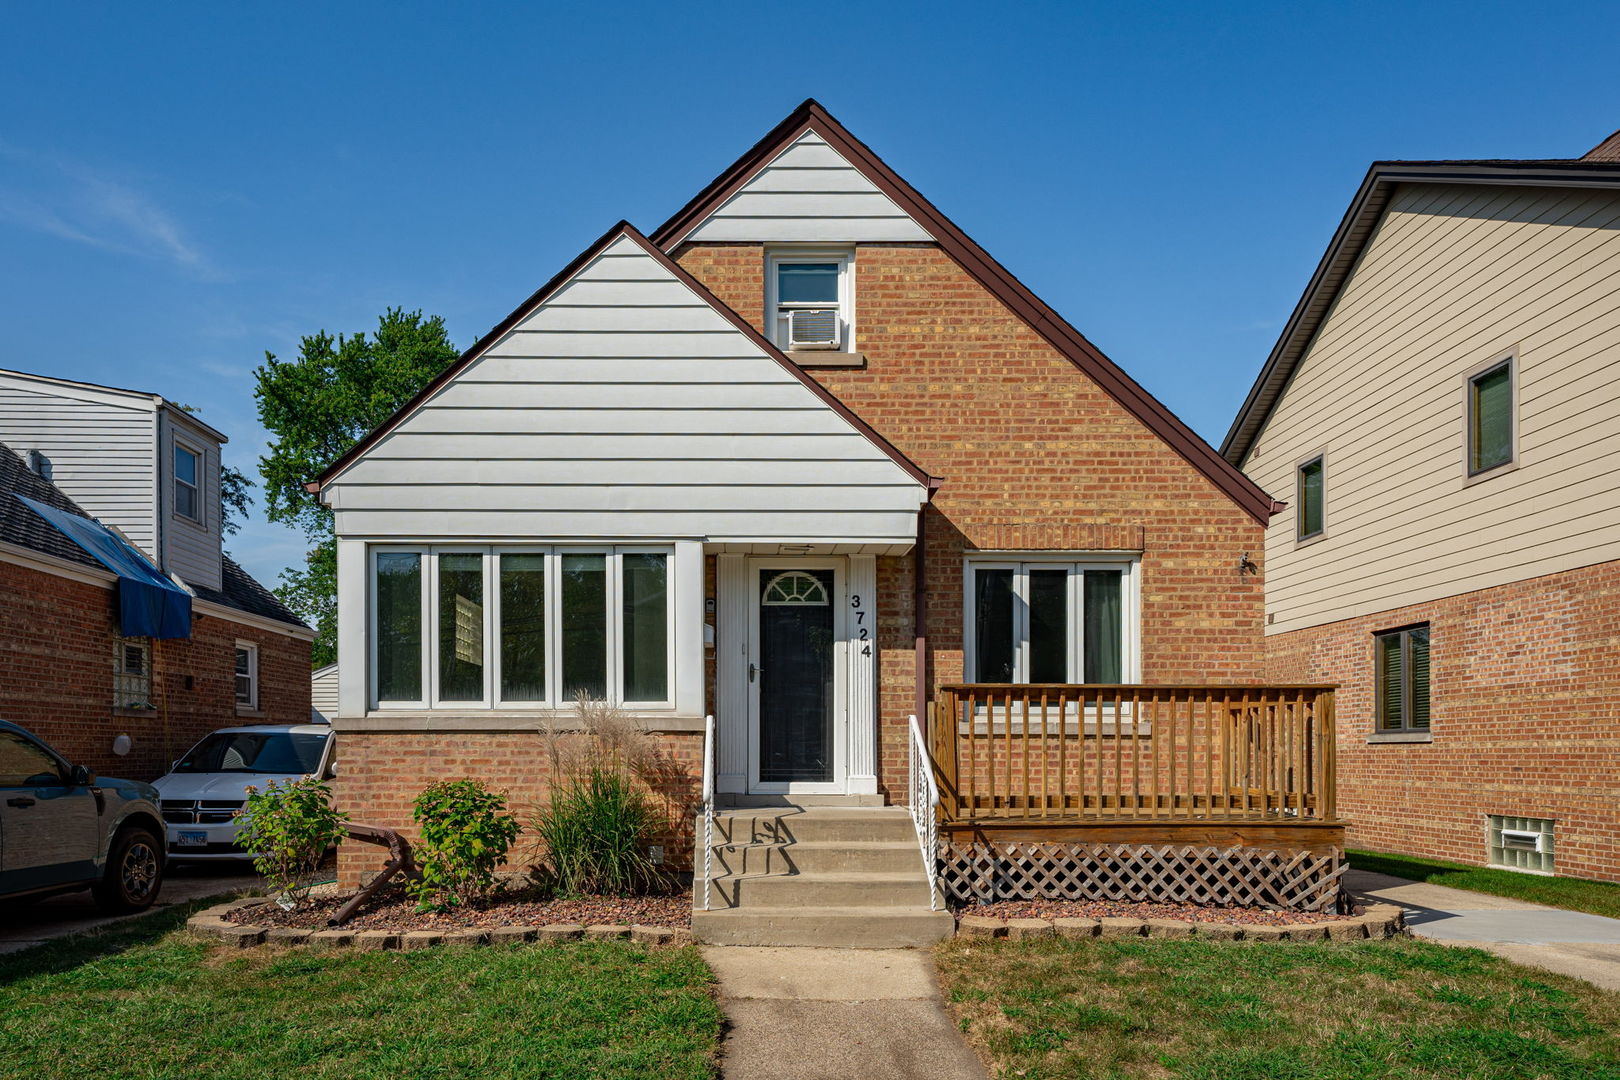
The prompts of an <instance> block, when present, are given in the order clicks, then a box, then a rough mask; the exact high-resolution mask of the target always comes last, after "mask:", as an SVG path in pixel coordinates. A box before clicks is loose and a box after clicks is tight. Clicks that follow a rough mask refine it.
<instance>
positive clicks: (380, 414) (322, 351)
mask: <svg viewBox="0 0 1620 1080" xmlns="http://www.w3.org/2000/svg"><path fill="white" fill-rule="evenodd" d="M457 355H458V354H457V352H456V348H455V346H454V345H452V344H451V343H450V337H449V335H448V334H447V333H446V332H445V329H444V320H443V319H441V318H440V317H439V316H437V315H434V316H431V317H424V316H423V314H422V312H421V311H409V312H408V311H405V310H404V309H403V308H389V309H388V310H387V311H386V312H384V313H383V315H382V316H381V317H380V318H379V319H378V320H377V329H376V330H375V331H374V332H373V333H372V334H371V335H370V336H367V335H366V334H365V333H364V332H361V333H358V334H353V335H343V334H339V335H338V336H337V337H333V336H332V335H331V334H329V333H327V332H326V331H324V330H322V331H320V332H319V333H315V334H311V335H309V336H307V337H305V338H303V339H302V340H301V341H300V342H299V349H298V357H297V359H295V360H280V359H278V358H277V357H276V356H275V354H273V353H270V352H266V353H265V354H264V364H263V365H262V366H260V367H259V368H258V369H257V370H255V372H254V379H255V382H256V386H255V388H254V391H253V396H254V398H255V399H256V400H257V401H258V405H259V421H260V423H262V424H263V425H264V427H265V430H267V431H268V432H269V433H270V440H271V441H270V451H269V453H268V454H266V455H265V456H263V457H261V458H260V459H259V475H260V476H261V477H263V479H264V494H265V510H266V512H267V514H268V515H269V518H270V520H271V521H279V522H282V523H284V524H289V525H292V526H294V527H296V528H298V529H299V530H301V531H302V532H303V533H304V535H305V536H306V537H307V538H308V539H309V540H310V541H311V543H312V545H313V546H312V547H311V548H310V550H309V551H308V553H307V554H306V556H305V564H304V569H302V570H298V569H288V570H283V571H282V572H281V584H280V585H278V586H277V587H276V589H275V593H276V596H277V597H279V598H280V599H281V602H282V603H284V604H286V605H287V606H288V607H289V608H291V609H292V610H293V611H294V612H296V613H297V614H298V615H299V616H300V617H301V618H303V619H304V621H305V622H308V623H309V624H310V625H311V626H313V627H314V628H315V633H316V638H315V642H314V646H313V649H312V657H311V659H312V662H313V663H314V665H315V666H316V667H321V666H323V665H325V664H329V663H331V662H333V661H334V660H336V659H337V547H336V544H335V542H334V541H333V539H332V512H331V511H330V510H328V509H327V508H326V507H324V506H322V505H321V503H320V500H319V499H318V498H316V496H315V495H314V494H312V493H311V492H309V491H307V490H305V488H304V485H305V484H306V483H308V482H309V481H311V480H313V479H315V478H316V477H317V476H319V475H320V474H321V473H323V472H325V471H326V469H327V468H328V467H330V466H331V464H332V463H333V462H335V461H336V460H337V459H338V458H340V457H342V456H343V455H344V454H345V453H346V452H347V451H348V450H349V449H350V448H351V447H352V446H354V444H355V443H357V442H359V441H360V440H361V439H362V438H364V437H365V436H366V435H367V434H368V433H369V432H370V431H372V430H373V429H374V428H376V427H378V426H380V425H381V424H382V423H384V422H385V421H386V420H388V418H389V417H391V416H393V415H394V413H395V412H397V411H398V410H399V408H400V407H401V406H402V405H404V404H405V403H406V402H407V401H409V400H410V399H411V398H413V397H415V396H416V394H417V393H419V392H420V391H421V390H422V388H423V387H424V386H426V385H427V384H428V383H429V382H431V381H432V380H433V378H434V377H435V376H436V375H438V374H439V373H440V372H441V371H443V370H444V369H445V368H446V367H447V366H448V365H449V364H450V363H451V361H453V360H455V358H456V356H457Z"/></svg>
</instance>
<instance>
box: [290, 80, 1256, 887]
mask: <svg viewBox="0 0 1620 1080" xmlns="http://www.w3.org/2000/svg"><path fill="white" fill-rule="evenodd" d="M311 486H312V489H315V490H318V491H319V492H320V493H321V497H322V498H323V499H324V500H325V502H326V503H327V504H328V505H329V506H331V507H332V509H333V511H334V512H335V516H336V527H337V537H338V541H337V543H338V563H339V580H340V597H339V653H340V655H341V656H342V657H343V661H342V664H341V667H340V670H339V676H338V678H339V692H338V708H337V716H336V718H335V719H334V721H333V723H334V725H335V729H336V730H337V731H339V732H341V737H342V739H343V746H344V754H343V770H342V772H341V774H340V776H339V779H338V794H339V798H340V800H341V802H342V803H343V806H344V808H345V809H346V810H347V811H348V812H350V813H351V814H352V815H354V816H355V817H357V818H359V819H361V820H365V821H371V822H376V823H378V824H386V825H396V826H397V825H402V824H408V821H409V809H408V808H409V802H410V799H411V798H412V796H413V795H414V794H415V793H416V792H417V791H418V790H419V789H421V788H422V787H424V786H426V785H427V784H428V783H430V782H432V781H433V780H435V779H438V778H441V777H449V776H458V775H465V774H471V775H479V776H483V777H485V778H487V779H489V780H491V781H492V782H493V783H494V784H496V785H497V786H501V787H505V788H508V789H509V790H510V791H511V793H512V799H513V802H514V803H515V804H517V805H518V806H520V807H522V806H526V805H532V804H534V803H536V802H538V801H539V800H541V799H542V798H543V797H544V791H545V782H546V781H545V773H546V764H545V755H544V752H543V750H542V747H541V744H540V740H539V738H538V737H537V735H536V732H537V730H539V729H540V728H541V727H542V726H543V725H545V724H546V723H547V720H548V718H549V717H553V716H557V715H566V707H567V705H568V703H569V700H570V699H571V697H572V696H573V694H574V692H575V691H577V690H579V689H584V690H586V691H588V692H589V693H591V694H593V695H598V696H605V697H608V698H611V699H614V700H617V701H621V702H623V703H624V705H625V707H626V708H627V709H629V710H631V711H633V712H634V713H635V714H636V715H637V716H639V717H640V718H641V719H642V721H643V722H644V723H646V724H647V725H649V726H650V727H652V728H654V729H656V730H657V731H659V732H661V733H663V735H662V737H663V739H664V741H665V745H666V746H667V747H668V748H669V753H670V755H671V759H672V761H673V762H674V763H675V764H676V772H677V773H678V775H679V776H680V777H681V779H680V780H679V781H678V782H677V783H676V785H675V788H676V789H678V790H675V791H673V792H672V794H673V796H674V797H676V798H678V799H679V800H681V802H682V804H683V805H685V806H686V807H687V808H688V809H690V808H691V807H692V806H693V805H694V801H695V798H696V796H697V794H698V793H697V790H696V788H697V781H698V773H699V771H700V767H701V758H702V753H701V749H702V745H703V743H702V740H703V731H704V717H705V715H706V714H709V715H713V716H714V717H715V718H716V748H715V765H714V768H715V779H716V786H717V789H718V792H719V796H720V798H721V799H722V800H723V801H726V802H729V803H731V804H733V805H735V806H738V807H744V808H746V807H750V806H755V807H758V806H766V807H768V806H770V805H772V804H789V805H791V806H792V807H794V808H797V809H799V810H803V809H804V808H806V807H811V806H816V805H819V804H835V805H837V806H840V807H844V808H849V807H866V808H869V809H873V810H876V809H877V808H879V807H883V806H885V805H893V804H897V803H904V802H906V801H907V798H908V779H909V778H908V759H909V758H910V756H911V754H912V751H913V748H912V747H911V744H910V737H909V726H908V717H909V716H911V715H918V716H922V715H923V714H925V712H927V711H928V708H929V705H930V703H932V702H933V701H934V700H935V698H936V696H937V694H938V691H939V689H940V688H941V687H943V686H946V685H947V684H956V683H964V682H971V683H996V684H1043V683H1044V684H1142V683H1154V684H1181V685H1194V684H1196V685H1204V684H1209V683H1257V682H1258V681H1259V680H1260V679H1261V677H1262V675H1263V672H1264V652H1263V643H1262V633H1261V630H1262V626H1261V624H1262V619H1263V613H1264V597H1263V588H1262V576H1261V567H1260V561H1261V558H1262V554H1261V553H1262V549H1263V545H1264V536H1265V527H1266V523H1267V521H1268V520H1269V518H1270V515H1271V513H1272V510H1273V503H1272V500H1271V499H1270V498H1269V497H1268V496H1266V495H1265V494H1264V493H1263V492H1262V491H1261V490H1260V489H1259V488H1258V487H1257V486H1256V485H1255V484H1253V483H1252V482H1251V481H1249V480H1248V479H1247V478H1246V477H1244V476H1243V474H1242V473H1241V472H1240V471H1239V470H1238V469H1236V468H1235V467H1234V466H1232V465H1231V464H1230V463H1228V462H1227V461H1226V460H1225V459H1223V458H1221V457H1220V455H1219V454H1217V453H1216V452H1215V451H1214V450H1213V448H1211V447H1210V446H1208V445H1207V444H1206V443H1204V442H1203V441H1202V440H1200V439H1199V438H1198V436H1196V435H1195V434H1193V432H1192V431H1191V430H1189V429H1188V428H1187V427H1186V425H1185V424H1183V423H1182V422H1181V421H1180V420H1178V419H1177V418H1176V417H1175V416H1174V415H1172V414H1171V413H1170V412H1169V411H1168V410H1167V409H1166V408H1165V407H1164V406H1163V405H1162V404H1160V403H1159V402H1158V401H1156V400H1155V399H1154V398H1153V397H1152V396H1151V395H1149V394H1148V393H1147V392H1146V391H1144V390H1143V389H1142V388H1141V387H1140V386H1139V385H1137V384H1136V383H1135V382H1134V381H1132V380H1131V378H1130V377H1129V376H1128V375H1126V374H1125V373H1124V372H1123V371H1122V370H1121V369H1120V368H1119V367H1118V366H1116V365H1115V364H1114V363H1113V362H1112V361H1110V360H1109V359H1108V358H1106V357H1105V356H1103V355H1102V353H1100V352H1099V351H1098V350H1097V349H1096V348H1095V347H1094V346H1093V345H1092V344H1091V343H1090V342H1088V341H1087V340H1086V339H1085V338H1084V337H1083V336H1081V334H1080V333H1079V332H1078V331H1076V330H1075V329H1074V328H1073V327H1071V326H1070V325H1069V324H1068V323H1067V322H1065V321H1064V320H1063V318H1062V317H1061V316H1059V315H1058V314H1057V313H1056V312H1054V311H1052V310H1051V309H1050V308H1049V307H1047V306H1046V305H1045V304H1044V303H1042V302H1041V301H1040V300H1039V299H1038V298H1037V297H1035V296H1034V295H1033V294H1032V293H1031V292H1030V291H1029V290H1028V289H1027V288H1025V287H1024V286H1023V285H1022V284H1020V283H1019V282H1018V281H1017V279H1016V278H1014V277H1013V276H1012V275H1011V274H1010V273H1009V272H1008V271H1007V270H1006V269H1004V268H1003V267H1002V266H1001V265H1000V264H999V263H997V262H996V261H995V260H994V259H993V258H991V257H990V256H989V255H988V254H987V253H986V252H985V251H984V250H983V249H982V248H980V247H979V246H978V245H977V244H975V243H974V242H973V241H972V240H970V239H969V238H968V237H967V236H966V235H965V234H963V233H962V231H961V230H960V229H959V228H957V227H956V226H955V225H954V224H952V223H951V222H950V221H949V219H947V218H946V217H945V216H944V215H943V214H941V213H940V212H939V211H938V210H937V209H935V208H934V207H933V206H932V204H930V203H929V202H928V201H927V200H926V199H924V198H923V197H922V196H921V195H920V194H918V193H917V191H916V190H915V189H913V188H912V187H911V186H910V185H908V184H907V183H906V182H905V181H904V180H902V179H900V178H899V176H897V175H896V174H895V173H894V172H893V170H891V169H890V168H889V167H888V166H887V165H886V164H884V163H883V162H882V161H881V160H880V159H879V158H878V157H877V156H876V155H875V154H874V153H873V152H872V151H871V150H870V149H868V148H867V147H866V146H865V145H863V144H862V143H860V142H859V141H857V140H856V139H855V138H854V137H853V136H852V135H851V134H850V133H849V132H848V131H847V130H846V129H845V128H844V127H843V126H842V125H841V124H839V123H838V122H837V121H836V120H834V119H833V118H832V117H831V116H829V115H828V114H827V113H826V111H825V110H824V109H822V108H821V107H820V106H819V105H817V104H816V103H814V102H808V103H806V104H805V105H804V106H802V107H800V109H798V110H797V111H795V112H794V113H793V114H792V115H790V116H789V117H788V118H787V119H786V120H784V121H783V122H782V123H781V124H780V125H778V126H777V127H776V128H775V129H774V130H772V131H771V132H770V133H769V134H767V135H766V136H765V138H764V139H762V140H761V141H760V142H759V143H758V144H757V145H756V146H755V147H754V148H753V149H752V150H750V151H749V152H748V153H747V154H745V155H744V156H743V157H742V158H741V159H739V160H738V161H737V162H736V163H735V164H733V165H732V166H731V167H730V168H728V169H727V170H726V171H725V172H724V173H722V174H721V175H720V176H719V177H718V178H717V179H716V180H715V181H714V182H713V183H712V184H711V185H709V187H708V188H706V189H705V190H704V191H702V192H701V193H699V194H698V195H697V196H696V197H695V198H694V199H693V200H692V201H691V202H689V203H688V204H687V205H686V206H685V207H684V208H683V209H681V210H680V211H679V212H678V213H677V214H675V216H674V217H672V218H671V219H670V220H669V221H667V222H666V223H665V224H664V225H662V226H661V227H660V228H658V229H656V230H654V231H653V232H652V233H651V234H650V236H644V235H643V234H642V233H640V232H639V231H637V230H636V229H635V228H634V227H632V226H630V225H628V224H625V223H620V224H619V225H616V226H614V227H613V228H611V229H609V230H608V231H607V232H606V233H605V234H604V235H603V236H602V237H601V239H600V240H598V241H597V242H596V243H594V244H592V245H591V246H590V248H588V249H587V250H586V251H585V252H584V253H582V254H581V255H580V256H579V257H578V258H576V259H575V260H574V261H573V262H572V263H570V264H569V265H568V266H567V267H566V268H564V269H563V270H562V271H561V272H560V273H559V274H558V275H557V276H556V277H555V278H553V279H552V280H551V281H550V282H549V283H547V284H546V285H544V286H543V287H541V288H540V289H539V290H538V291H537V292H535V293H534V294H533V295H532V296H531V297H529V299H528V300H526V301H524V302H523V303H522V304H521V305H519V306H518V308H517V309H516V310H515V311H514V312H513V313H512V314H511V315H510V316H509V317H508V318H507V319H506V320H504V321H503V322H502V323H500V324H499V325H498V326H496V327H495V328H494V329H493V330H491V331H490V332H489V333H488V334H486V335H485V336H484V337H483V338H481V339H480V340H479V341H478V342H477V343H475V344H474V345H473V346H472V348H470V349H469V350H468V351H467V352H466V354H465V355H464V356H463V357H462V358H461V359H460V361H459V362H458V363H456V364H454V365H452V366H451V367H450V369H448V370H447V371H446V372H445V373H444V375H443V376H442V377H441V378H439V379H438V380H437V381H436V382H434V383H433V384H432V385H431V386H430V387H428V388H427V389H426V390H425V391H424V392H423V394H422V395H420V396H419V397H418V398H417V399H416V400H415V401H413V402H412V403H410V404H409V405H408V406H407V407H406V408H404V409H403V410H402V411H401V412H400V413H399V414H398V415H397V416H396V417H394V418H393V419H392V420H391V421H390V422H389V423H388V424H386V425H384V426H383V427H382V428H380V429H379V430H377V431H376V432H373V433H372V434H371V435H370V436H369V437H368V438H366V439H365V440H363V441H362V442H361V443H360V444H359V445H358V446H357V447H356V448H355V449H354V450H353V451H352V452H351V453H349V454H348V455H347V456H345V457H344V458H343V459H341V460H340V461H338V462H337V463H336V464H335V465H334V466H333V467H332V468H331V469H330V470H329V471H328V472H327V473H326V474H325V475H324V476H322V477H321V478H320V479H319V480H318V481H317V482H316V483H314V484H312V485H311ZM1074 707H1075V706H1074V703H1073V702H1072V701H1071V702H1070V708H1071V710H1072V709H1073V708H1074ZM1098 707H1099V706H1098V703H1097V702H1095V701H1093V702H1092V703H1091V705H1089V706H1085V708H1089V709H1090V710H1092V711H1090V712H1086V713H1085V715H1084V717H1083V719H1082V720H1080V721H1076V720H1075V716H1076V715H1077V714H1075V713H1074V712H1072V711H1071V713H1070V720H1069V724H1070V727H1069V729H1068V735H1069V737H1070V740H1071V742H1074V741H1075V740H1074V736H1076V735H1077V734H1078V735H1079V736H1080V741H1081V742H1090V741H1092V740H1090V739H1089V738H1088V737H1089V736H1091V735H1093V734H1098V731H1097V730H1094V728H1093V727H1092V726H1091V724H1092V722H1093V721H1092V718H1093V716H1094V714H1095V711H1096V709H1097V708H1098ZM1008 708H1011V706H1010V705H1009V706H1008ZM1060 711H1061V710H1060ZM1077 722H1078V723H1080V724H1082V725H1083V726H1082V727H1080V728H1077V727H1076V726H1075V725H1076V723H1077ZM993 723H994V724H995V726H996V727H997V729H999V728H1000V727H1001V724H1002V722H1001V721H1000V720H993ZM1114 723H1115V729H1114V730H1115V734H1116V735H1117V734H1118V733H1119V731H1120V730H1121V729H1120V727H1119V724H1120V721H1119V719H1118V716H1117V713H1116V716H1115V720H1114ZM1155 761H1157V759H1155ZM1091 775H1094V774H1091ZM1082 801H1083V800H1082ZM901 820H902V822H903V821H904V816H903V815H902V818H901ZM903 828H904V831H905V833H906V835H910V829H911V826H910V824H909V823H908V824H904V826H903ZM909 850H910V855H909V856H908V858H909V860H910V861H909V863H908V865H910V866H913V867H914V866H915V864H916V860H917V848H916V842H915V840H913V841H911V845H910V848H909ZM671 857H672V859H674V860H676V861H678V862H683V861H684V859H685V850H684V849H682V850H678V851H673V852H672V856H671ZM370 861H371V854H370V853H367V852H359V853H351V852H346V853H345V855H344V859H343V864H342V865H343V872H344V874H345V875H346V877H347V878H348V879H349V880H351V881H352V880H354V878H355V877H356V876H357V875H358V874H359V872H360V871H359V867H360V864H361V863H362V862H364V863H366V864H367V865H369V864H370ZM700 861H701V858H700Z"/></svg>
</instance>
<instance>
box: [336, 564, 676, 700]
mask: <svg viewBox="0 0 1620 1080" xmlns="http://www.w3.org/2000/svg"><path fill="white" fill-rule="evenodd" d="M385 553H407V554H414V555H418V556H419V557H420V558H421V559H422V575H421V576H422V590H421V591H422V615H421V618H422V665H423V668H422V670H423V673H424V680H423V681H424V683H425V684H426V687H425V694H426V696H425V697H424V698H418V699H416V700H413V701H383V700H381V699H379V697H378V694H377V689H378V685H377V683H378V680H377V674H378V672H377V643H378V634H377V603H376V597H377V556H378V555H379V554H385ZM450 554H463V555H466V554H477V555H480V556H482V558H483V563H482V565H483V569H484V573H483V588H484V692H483V696H482V697H481V698H480V699H478V700H475V701H446V700H444V698H443V697H442V696H441V685H440V679H439V650H438V642H439V603H438V599H439V556H440V555H450ZM507 554H515V555H544V556H545V557H546V564H545V565H546V569H545V589H546V613H545V624H546V643H545V653H546V696H545V699H544V700H542V701H507V700H505V699H503V698H501V697H500V688H501V670H500V668H501V657H500V651H501V650H500V638H499V632H500V625H501V614H500V583H499V577H498V575H499V573H500V556H501V555H507ZM631 554H648V555H662V556H664V560H665V562H664V572H665V590H666V598H665V605H664V617H665V620H666V632H665V657H664V663H665V671H666V673H667V675H666V690H667V695H666V697H665V698H664V699H663V700H660V701H625V700H621V699H620V698H619V697H618V695H619V694H620V693H621V692H622V690H623V681H624V680H623V671H624V616H623V610H622V608H623V599H622V598H623V581H624V577H623V574H624V559H623V557H624V556H625V555H631ZM564 555H603V556H605V557H606V570H607V590H606V594H607V595H606V604H607V611H606V613H605V614H606V617H607V635H608V642H607V669H606V677H607V686H608V696H609V698H610V699H611V700H613V701H614V702H615V703H616V704H619V705H621V706H623V707H624V708H627V709H631V710H635V711H638V712H640V711H647V712H656V711H669V710H672V709H674V708H675V699H676V677H677V672H676V662H675V658H676V634H677V630H678V623H677V610H676V586H675V581H676V559H675V548H674V545H672V544H497V543H477V542H474V543H445V544H425V545H424V544H405V545H400V544H378V545H373V546H371V548H370V549H369V552H368V554H367V592H366V607H367V627H368V632H369V636H370V647H369V649H368V650H367V651H368V657H367V662H368V671H367V693H368V700H369V701H370V702H371V708H373V709H436V710H441V711H456V710H485V709H490V710H498V711H510V712H519V711H522V712H536V711H546V712H549V711H554V710H558V709H566V708H568V707H570V706H571V705H572V704H573V703H572V701H571V700H564V695H563V692H562V691H563V686H562V557H563V556H564Z"/></svg>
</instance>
